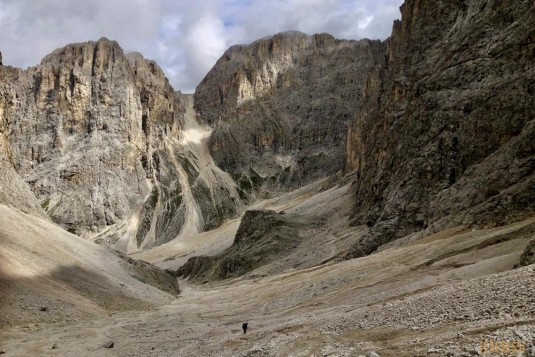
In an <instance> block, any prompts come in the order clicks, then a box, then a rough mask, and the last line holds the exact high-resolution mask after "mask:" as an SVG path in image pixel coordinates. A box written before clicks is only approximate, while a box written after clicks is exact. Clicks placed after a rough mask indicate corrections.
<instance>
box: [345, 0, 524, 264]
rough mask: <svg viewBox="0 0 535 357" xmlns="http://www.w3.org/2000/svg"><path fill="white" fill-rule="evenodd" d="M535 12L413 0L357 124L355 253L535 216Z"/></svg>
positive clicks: (353, 146)
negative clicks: (360, 229) (359, 233)
mask: <svg viewBox="0 0 535 357" xmlns="http://www.w3.org/2000/svg"><path fill="white" fill-rule="evenodd" d="M534 11H535V8H534V4H533V3H532V2H530V1H517V2H514V3H506V2H496V1H486V0H478V1H469V2H467V1H442V2H439V3H437V2H434V1H415V0H407V1H406V2H405V4H404V5H403V6H402V7H401V13H402V19H401V21H396V22H395V23H394V29H393V32H392V36H391V37H390V38H389V39H388V40H387V41H386V45H387V48H386V62H385V65H384V66H382V67H380V68H375V69H373V70H372V71H371V72H370V73H369V75H368V81H367V83H366V87H365V97H366V98H368V100H366V101H364V102H362V103H361V106H360V108H359V110H357V111H356V113H355V115H354V117H353V122H352V123H351V125H350V128H349V132H348V137H347V152H346V154H347V155H346V171H347V172H354V173H355V175H356V179H355V181H354V190H355V196H356V198H357V204H356V206H355V211H354V223H355V224H367V225H368V226H369V227H370V233H369V234H368V235H367V236H365V237H364V238H363V239H362V240H360V241H359V242H357V243H356V244H355V245H354V247H353V249H352V250H350V252H349V253H348V254H347V256H346V257H355V256H361V255H364V254H369V253H371V252H373V251H374V250H375V249H377V247H379V246H381V245H382V244H384V243H386V242H389V241H391V240H394V239H397V238H400V237H403V236H406V235H408V234H411V233H414V232H418V231H422V233H421V234H419V235H418V236H422V235H426V234H430V233H433V232H436V231H440V230H443V229H445V228H449V227H454V226H460V225H463V226H474V225H476V226H496V225H501V224H505V223H507V222H512V221H515V220H519V219H522V218H523V217H527V216H530V215H533V213H534V212H535V206H534V203H535V170H534V169H535V160H534V158H535V155H534V154H535V146H534V145H535V140H534V139H535V123H534V119H535V110H534V108H535V96H534V90H535V89H534V86H533V83H535V65H534V63H535V61H534V60H535V40H534V38H535V37H534V36H535V32H534V31H535V16H533V13H534Z"/></svg>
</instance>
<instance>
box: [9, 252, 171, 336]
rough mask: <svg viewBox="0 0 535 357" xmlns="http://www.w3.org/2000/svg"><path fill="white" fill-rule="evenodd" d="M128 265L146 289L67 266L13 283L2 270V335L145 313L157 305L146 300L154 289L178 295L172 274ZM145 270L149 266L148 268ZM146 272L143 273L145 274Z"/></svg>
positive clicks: (20, 278)
mask: <svg viewBox="0 0 535 357" xmlns="http://www.w3.org/2000/svg"><path fill="white" fill-rule="evenodd" d="M130 263H131V262H126V261H125V264H124V265H125V270H127V271H128V272H129V273H130V274H131V276H133V277H134V278H135V279H137V280H139V281H140V282H142V283H144V284H138V285H137V286H132V285H126V284H124V283H120V282H114V281H112V280H111V279H110V278H109V277H108V276H106V275H104V274H99V273H97V272H94V271H90V270H88V269H84V268H83V267H81V266H78V265H63V266H60V267H58V268H57V269H54V270H53V271H51V272H49V273H47V274H38V275H34V276H27V277H13V276H9V275H8V274H5V270H6V269H4V268H3V267H2V270H0V316H1V318H0V329H2V328H5V327H8V326H13V325H24V324H29V323H33V324H35V323H44V322H59V321H65V322H67V321H73V320H74V321H76V320H78V319H81V318H88V317H92V316H93V317H95V316H98V315H102V314H107V313H110V312H116V311H128V310H146V309H149V308H151V307H154V306H157V305H159V303H158V302H156V301H155V302H151V301H150V300H149V299H148V298H149V297H150V296H151V295H153V294H154V289H158V290H162V291H164V292H165V293H166V294H163V295H167V294H168V296H169V300H170V299H172V297H176V296H178V294H179V289H178V283H177V282H176V279H174V278H173V277H172V276H171V275H170V274H167V273H166V272H164V271H162V270H159V269H158V268H155V267H152V266H150V264H147V263H144V262H134V265H133V266H132V267H129V266H128V265H130ZM144 265H147V266H149V267H148V269H147V267H144ZM143 269H145V271H143Z"/></svg>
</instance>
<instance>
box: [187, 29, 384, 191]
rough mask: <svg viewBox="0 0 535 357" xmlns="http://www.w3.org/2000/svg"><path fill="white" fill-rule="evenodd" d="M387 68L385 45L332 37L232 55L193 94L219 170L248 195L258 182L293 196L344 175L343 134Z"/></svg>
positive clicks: (282, 40)
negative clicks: (372, 80)
mask: <svg viewBox="0 0 535 357" xmlns="http://www.w3.org/2000/svg"><path fill="white" fill-rule="evenodd" d="M383 62H384V46H383V44H382V43H381V42H380V41H369V40H362V41H346V40H337V39H335V38H333V37H332V36H330V35H328V34H319V35H313V36H309V35H305V34H303V33H300V32H285V33H280V34H277V35H275V36H273V37H269V38H265V39H261V40H258V41H256V42H253V43H252V44H250V45H243V46H233V47H231V48H229V49H228V50H227V51H226V52H225V54H224V55H223V56H222V57H221V58H220V59H219V60H218V61H217V63H216V64H215V66H214V67H213V68H212V70H211V71H210V72H209V73H208V74H207V76H206V77H205V78H204V80H203V81H202V82H201V84H200V85H199V86H198V87H197V90H196V92H195V106H196V109H197V110H198V112H199V113H200V114H201V117H202V120H203V121H205V122H206V123H208V124H209V125H210V126H212V127H213V128H214V133H213V135H212V137H211V139H210V151H211V153H212V155H213V157H214V159H215V161H216V163H217V164H219V165H220V166H221V167H222V168H223V169H225V170H227V171H228V172H230V173H231V174H232V175H234V176H235V177H236V178H238V181H239V182H240V183H241V184H242V186H243V188H245V189H247V187H248V186H254V185H255V184H258V180H262V182H263V183H265V184H267V185H268V187H272V188H273V187H277V188H282V189H288V188H291V187H296V186H300V185H303V184H305V183H308V182H310V181H312V180H314V179H317V178H320V177H325V176H327V175H330V174H334V173H336V172H337V171H339V170H341V169H342V168H343V157H344V144H345V138H346V131H347V128H346V126H347V124H348V122H349V121H350V118H351V114H352V113H353V112H354V111H355V109H356V108H357V106H358V104H359V103H360V102H361V101H362V100H363V99H364V97H363V95H364V87H365V83H366V80H367V79H366V78H367V73H368V72H369V70H370V69H371V68H375V67H376V66H378V65H381V64H383Z"/></svg>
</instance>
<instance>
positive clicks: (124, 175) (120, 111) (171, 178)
mask: <svg viewBox="0 0 535 357" xmlns="http://www.w3.org/2000/svg"><path fill="white" fill-rule="evenodd" d="M3 68H5V67H3ZM2 73H3V74H4V75H5V76H4V78H1V79H0V82H2V86H3V89H4V90H3V91H2V94H3V99H2V102H1V103H0V104H1V106H0V114H1V116H0V119H1V121H0V123H1V124H0V126H1V128H0V129H1V130H2V132H6V131H7V132H8V133H9V134H8V135H6V136H5V139H6V140H5V141H6V142H5V143H4V146H6V150H4V151H6V152H8V153H9V158H10V159H11V162H12V163H13V165H14V168H15V169H16V171H17V172H18V174H19V175H20V176H21V177H22V178H23V179H24V180H25V181H26V182H27V183H28V184H29V186H30V187H31V190H32V191H33V193H34V194H35V197H36V198H37V200H38V201H39V202H40V203H41V206H42V207H43V209H44V210H45V211H46V213H47V214H48V216H49V217H50V218H51V219H52V220H53V221H55V222H56V223H58V224H60V225H62V226H63V227H65V228H66V229H67V230H69V231H71V232H73V233H76V234H78V235H82V236H93V235H95V234H97V233H102V232H103V231H104V233H103V234H101V235H100V236H99V239H100V240H101V241H105V242H107V243H108V244H112V243H113V242H115V241H116V240H117V239H119V238H121V242H123V244H122V245H121V244H119V245H120V247H119V248H121V249H123V250H132V249H134V250H135V249H137V248H138V247H139V246H141V245H143V246H144V247H148V246H151V245H156V244H161V243H163V242H166V241H169V240H171V239H174V238H175V237H176V236H177V235H178V234H179V233H180V232H181V230H182V228H183V225H184V223H185V222H186V218H187V215H188V214H190V215H192V214H193V213H192V211H193V210H194V207H193V206H194V203H195V202H196V200H197V198H198V197H199V195H196V192H195V193H194V194H193V195H192V196H191V199H190V200H189V201H188V202H187V203H186V202H184V200H183V196H184V190H186V189H187V190H188V191H189V190H190V188H189V187H187V188H185V185H189V184H191V185H193V184H194V182H187V181H185V182H184V181H183V182H181V181H180V180H179V172H181V171H183V170H184V167H185V166H186V165H188V164H189V165H190V166H191V168H190V169H189V170H188V171H189V172H190V174H191V175H195V174H197V175H199V173H198V171H199V168H198V167H195V166H194V165H193V166H192V164H191V163H189V162H187V159H184V160H180V157H182V156H186V154H187V148H185V147H184V145H181V143H180V141H179V137H180V135H181V133H182V127H183V125H184V121H185V113H186V107H185V105H184V102H185V100H184V98H181V97H180V95H179V94H177V93H176V92H175V91H174V90H173V88H172V87H171V86H170V85H169V83H168V81H167V79H166V78H165V75H164V73H163V72H162V70H161V69H160V68H159V67H158V66H157V65H156V63H155V62H153V61H149V60H145V59H144V58H143V57H142V56H141V55H140V54H135V53H134V54H129V55H125V54H124V53H123V51H122V49H121V48H120V47H119V45H118V44H117V43H116V42H113V41H109V40H107V39H105V38H103V39H100V40H99V41H97V42H87V43H81V44H72V45H68V46H66V47H64V48H61V49H58V50H56V51H54V52H53V53H51V54H50V55H48V56H47V57H45V58H44V59H43V61H42V62H41V64H40V65H38V66H37V67H32V68H29V69H28V70H26V71H22V70H18V69H6V70H4V71H3V72H2ZM190 156H191V155H190ZM215 181H217V178H216V179H215ZM225 184H227V182H225ZM200 185H201V184H200V183H199V185H198V186H200ZM229 186H231V184H229ZM231 189H232V187H231V188H230V189H226V186H225V188H223V189H220V188H219V187H218V186H217V182H215V183H214V182H212V187H211V191H212V192H214V194H213V195H210V194H208V197H206V193H204V192H203V194H204V196H203V197H202V200H205V201H208V202H207V203H206V204H207V205H208V206H209V207H208V208H205V209H204V210H202V211H201V210H200V209H199V212H198V215H200V217H201V218H200V221H201V222H200V223H199V224H198V227H197V229H198V230H202V229H204V222H205V221H206V222H209V224H217V223H218V222H219V221H220V220H222V219H224V218H225V217H226V216H225V215H229V214H233V213H234V212H235V211H234V210H233V209H229V208H228V207H226V206H225V209H222V208H221V205H222V204H223V203H225V204H226V201H227V200H231V201H232V198H231V197H230V196H229V195H231V194H232V193H230V192H229V190H231ZM208 192H210V190H208ZM235 196H237V194H235ZM235 206H236V205H233V207H235ZM223 211H224V212H223ZM203 215H204V216H203ZM214 217H215V218H214Z"/></svg>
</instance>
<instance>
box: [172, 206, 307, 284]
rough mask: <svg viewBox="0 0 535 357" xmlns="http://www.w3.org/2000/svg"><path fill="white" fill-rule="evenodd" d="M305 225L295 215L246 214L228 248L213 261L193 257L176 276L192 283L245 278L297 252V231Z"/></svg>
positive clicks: (260, 211) (261, 211)
mask: <svg viewBox="0 0 535 357" xmlns="http://www.w3.org/2000/svg"><path fill="white" fill-rule="evenodd" d="M306 224H307V222H304V221H303V219H302V218H300V219H298V217H297V215H291V214H283V213H277V212H275V211H271V210H250V211H247V212H245V214H244V216H243V219H242V221H241V223H240V227H239V228H238V231H237V232H236V236H235V238H234V243H233V244H232V246H231V247H230V248H228V249H227V250H226V251H224V252H223V253H221V254H219V255H216V256H213V257H208V256H197V257H192V258H190V259H189V260H188V261H187V262H186V264H185V265H183V266H182V267H180V268H179V269H178V270H177V271H176V275H177V276H182V277H189V278H190V279H191V280H194V281H208V280H219V279H227V278H233V277H238V276H241V275H244V274H246V273H248V272H250V271H252V270H254V269H255V268H258V267H260V266H262V265H265V264H267V263H269V262H272V261H275V260H277V259H280V258H281V257H283V256H285V255H287V254H288V253H289V252H290V251H291V250H292V249H294V248H296V247H297V244H298V243H299V241H300V240H301V238H300V236H299V228H303V227H305V225H306Z"/></svg>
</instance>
